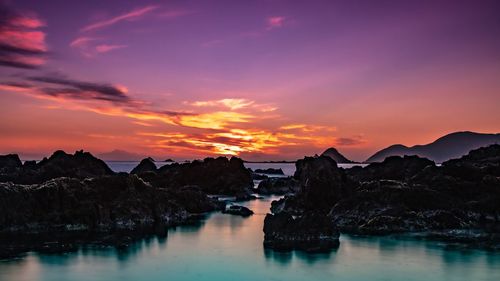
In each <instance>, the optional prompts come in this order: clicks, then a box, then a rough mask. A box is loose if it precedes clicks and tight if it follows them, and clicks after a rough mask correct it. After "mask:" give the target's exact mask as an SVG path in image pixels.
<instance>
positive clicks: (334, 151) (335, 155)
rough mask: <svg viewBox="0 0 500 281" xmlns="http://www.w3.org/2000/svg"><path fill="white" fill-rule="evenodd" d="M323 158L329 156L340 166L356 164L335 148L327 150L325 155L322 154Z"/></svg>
mask: <svg viewBox="0 0 500 281" xmlns="http://www.w3.org/2000/svg"><path fill="white" fill-rule="evenodd" d="M321 156H328V157H330V158H332V159H333V160H335V162H337V163H339V164H344V163H348V164H350V163H354V161H351V160H349V159H347V158H346V157H345V156H344V155H342V154H340V152H338V151H337V149H335V148H334V147H330V148H328V149H327V150H325V151H324V152H323V153H321Z"/></svg>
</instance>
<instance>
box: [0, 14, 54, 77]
mask: <svg viewBox="0 0 500 281" xmlns="http://www.w3.org/2000/svg"><path fill="white" fill-rule="evenodd" d="M0 8H1V7H0ZM0 22H1V23H2V24H1V25H0V45H2V46H4V47H3V50H2V52H1V53H0V65H2V66H7V67H16V68H37V67H38V66H40V65H42V64H44V63H45V55H46V54H47V49H48V48H47V45H46V43H45V32H43V31H40V30H37V28H39V27H42V26H44V23H43V21H42V20H40V19H38V18H37V17H35V16H29V17H28V16H24V15H22V14H19V13H17V12H15V11H9V10H7V12H5V13H4V14H0Z"/></svg>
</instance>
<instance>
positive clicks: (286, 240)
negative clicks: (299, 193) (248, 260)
mask: <svg viewBox="0 0 500 281" xmlns="http://www.w3.org/2000/svg"><path fill="white" fill-rule="evenodd" d="M339 235H340V234H339V231H338V230H337V228H336V226H335V224H334V223H333V222H332V220H331V219H329V218H328V217H326V216H325V215H324V214H318V213H313V212H309V213H306V214H304V215H303V216H300V217H295V218H294V217H293V216H292V215H291V214H289V213H286V212H281V213H278V214H275V215H272V214H268V215H267V216H266V218H265V220H264V247H266V248H271V249H274V250H277V251H290V250H294V249H296V250H302V251H307V252H325V251H330V250H331V249H335V248H337V247H338V246H339Z"/></svg>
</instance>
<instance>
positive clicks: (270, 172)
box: [255, 168, 285, 175]
mask: <svg viewBox="0 0 500 281" xmlns="http://www.w3.org/2000/svg"><path fill="white" fill-rule="evenodd" d="M255 173H257V174H266V175H284V174H285V173H283V170H282V169H281V168H278V169H274V168H267V169H256V170H255Z"/></svg>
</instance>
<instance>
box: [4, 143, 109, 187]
mask: <svg viewBox="0 0 500 281" xmlns="http://www.w3.org/2000/svg"><path fill="white" fill-rule="evenodd" d="M10 157H11V158H12V156H10ZM11 161H12V160H11ZM9 167H10V168H8V169H1V168H0V181H1V182H6V181H12V182H14V183H20V184H35V183H41V182H44V181H47V180H50V179H55V178H58V177H72V178H79V179H84V178H88V177H97V176H103V175H112V174H114V172H113V171H112V170H111V169H110V168H109V167H108V166H107V165H106V163H104V161H102V160H100V159H97V158H95V157H94V156H92V154H90V153H88V152H83V151H77V152H75V154H74V155H71V154H67V153H65V152H64V151H61V150H59V151H56V152H54V154H52V156H50V157H49V158H48V159H47V158H44V159H43V160H42V161H40V162H39V163H36V164H34V163H33V162H27V163H26V165H23V166H22V167H19V166H17V167H13V166H12V164H10V166H9Z"/></svg>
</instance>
